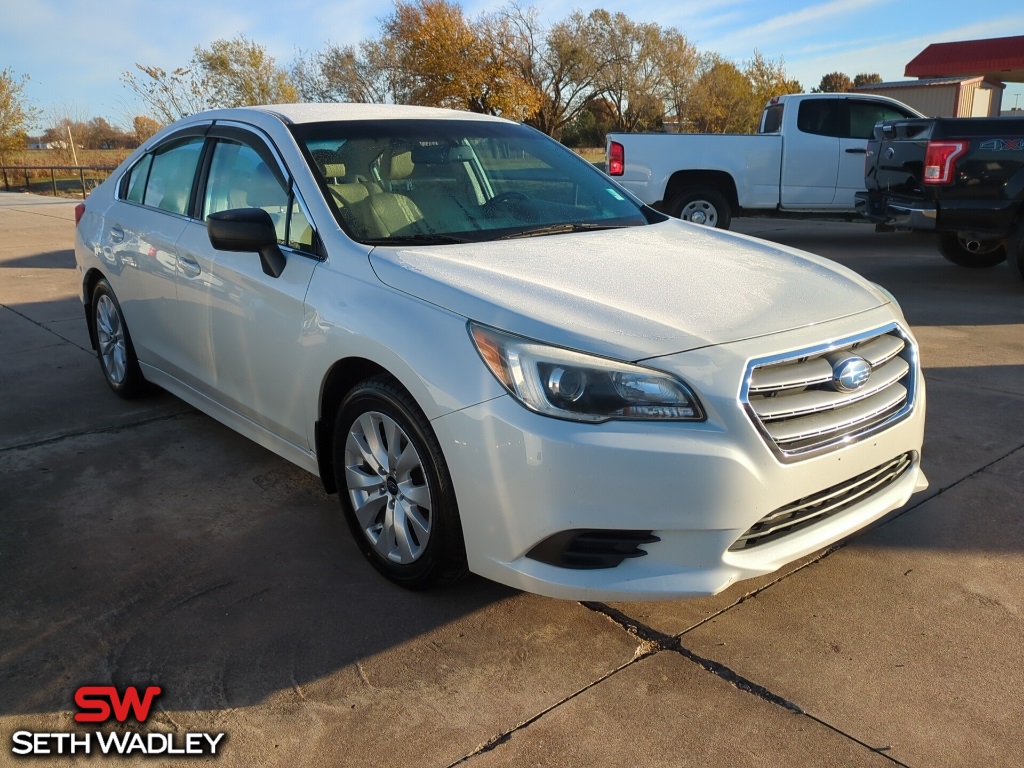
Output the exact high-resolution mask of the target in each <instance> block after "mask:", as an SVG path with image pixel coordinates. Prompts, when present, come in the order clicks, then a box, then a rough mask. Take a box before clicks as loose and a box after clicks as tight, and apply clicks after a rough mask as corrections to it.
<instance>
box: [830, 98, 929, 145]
mask: <svg viewBox="0 0 1024 768" xmlns="http://www.w3.org/2000/svg"><path fill="white" fill-rule="evenodd" d="M907 117H915V115H911V114H907V113H905V112H904V111H903V110H901V109H895V108H893V107H892V106H890V105H888V104H882V103H881V102H877V101H855V100H851V101H850V125H849V130H848V131H846V135H845V136H844V138H847V139H870V138H871V137H872V135H873V134H874V129H875V123H877V122H879V121H880V120H902V119H904V118H907Z"/></svg>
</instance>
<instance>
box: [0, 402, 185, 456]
mask: <svg viewBox="0 0 1024 768" xmlns="http://www.w3.org/2000/svg"><path fill="white" fill-rule="evenodd" d="M192 413H196V411H195V409H193V408H191V407H189V408H187V409H186V410H184V411H177V412H175V413H166V414H162V415H160V416H150V417H149V418H146V419H139V420H138V421H129V422H127V423H125V424H116V425H113V426H109V427H97V428H96V429H83V430H80V431H78V432H65V433H64V434H63V435H56V436H54V437H47V438H44V439H43V440H34V441H32V442H30V443H18V444H16V445H7V446H4V447H3V448H0V454H3V453H7V452H8V451H22V450H27V449H30V448H39V447H40V446H43V445H53V444H54V443H60V442H63V441H64V440H71V439H73V438H76V437H84V436H86V435H108V434H116V433H117V432H121V431H123V430H126V429H133V428H135V427H144V426H146V425H147V424H153V423H155V422H158V421H171V420H173V419H178V418H180V417H182V416H188V415H189V414H192Z"/></svg>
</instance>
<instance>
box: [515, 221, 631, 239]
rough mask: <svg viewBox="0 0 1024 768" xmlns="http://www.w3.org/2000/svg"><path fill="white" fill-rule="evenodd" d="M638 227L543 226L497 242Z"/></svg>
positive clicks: (587, 224) (611, 225)
mask: <svg viewBox="0 0 1024 768" xmlns="http://www.w3.org/2000/svg"><path fill="white" fill-rule="evenodd" d="M634 226H639V222H638V223H637V224H598V223H594V222H580V221H578V222H567V223H562V224H545V225H544V226H541V227H533V228H531V229H523V230H520V231H519V232H513V233H511V234H508V235H502V236H501V237H499V238H497V239H498V240H515V239H517V238H520V237H543V236H544V235H565V234H568V233H570V232H597V231H599V230H602V229H625V228H626V227H634Z"/></svg>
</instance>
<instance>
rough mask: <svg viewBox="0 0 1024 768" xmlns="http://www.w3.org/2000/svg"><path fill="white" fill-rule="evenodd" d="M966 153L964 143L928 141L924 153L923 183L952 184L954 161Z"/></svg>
mask: <svg viewBox="0 0 1024 768" xmlns="http://www.w3.org/2000/svg"><path fill="white" fill-rule="evenodd" d="M966 151H967V142H966V141H929V142H928V149H927V150H925V153H924V183H925V184H952V183H953V176H954V174H955V173H956V159H957V158H958V157H960V156H961V155H963V154H964V153H965V152H966Z"/></svg>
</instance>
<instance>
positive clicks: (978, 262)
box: [939, 233, 1006, 269]
mask: <svg viewBox="0 0 1024 768" xmlns="http://www.w3.org/2000/svg"><path fill="white" fill-rule="evenodd" d="M975 247H976V250H973V251H971V250H968V248H967V241H966V240H965V239H964V238H961V237H959V236H958V235H956V234H955V233H949V234H942V235H939V253H941V254H942V255H943V256H944V257H945V258H946V260H947V261H951V262H953V263H954V264H956V265H957V266H958V267H970V268H971V269H985V268H987V267H994V266H995V265H996V264H1002V263H1003V262H1004V261H1006V247H1005V246H1004V245H1003V244H1002V242H1001V241H999V240H989V241H986V242H982V243H980V244H979V245H977V246H975Z"/></svg>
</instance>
